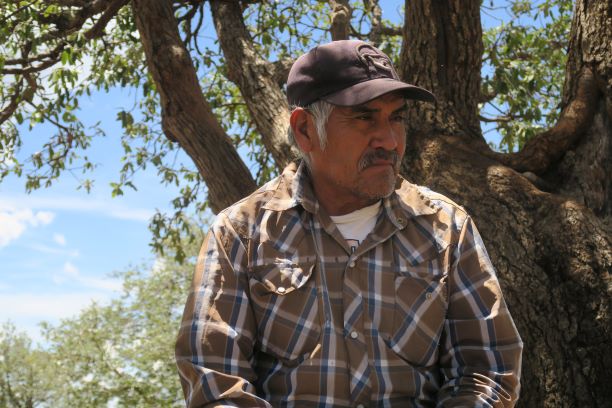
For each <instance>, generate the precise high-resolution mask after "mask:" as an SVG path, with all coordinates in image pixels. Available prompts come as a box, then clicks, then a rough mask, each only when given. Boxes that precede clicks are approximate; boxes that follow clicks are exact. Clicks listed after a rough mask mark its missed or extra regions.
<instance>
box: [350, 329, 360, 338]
mask: <svg viewBox="0 0 612 408" xmlns="http://www.w3.org/2000/svg"><path fill="white" fill-rule="evenodd" d="M357 337H359V335H358V334H357V332H356V331H352V332H351V339H356V338H357Z"/></svg>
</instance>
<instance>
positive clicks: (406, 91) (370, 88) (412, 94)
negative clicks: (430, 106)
mask: <svg viewBox="0 0 612 408" xmlns="http://www.w3.org/2000/svg"><path fill="white" fill-rule="evenodd" d="M389 92H399V93H401V94H402V95H403V96H404V97H405V98H406V99H416V100H420V101H426V102H435V100H436V98H435V96H434V95H433V94H432V93H431V92H429V91H428V90H426V89H423V88H420V87H418V86H415V85H410V84H407V83H405V82H401V81H397V80H395V79H391V78H377V79H371V80H369V81H364V82H360V83H358V84H355V85H353V86H351V87H349V88H345V89H343V90H341V91H338V92H334V93H332V94H329V95H325V96H323V97H321V99H323V100H324V101H327V102H329V103H331V104H333V105H338V106H355V105H361V104H364V103H366V102H369V101H371V100H372V99H376V98H378V97H379V96H382V95H385V94H388V93H389Z"/></svg>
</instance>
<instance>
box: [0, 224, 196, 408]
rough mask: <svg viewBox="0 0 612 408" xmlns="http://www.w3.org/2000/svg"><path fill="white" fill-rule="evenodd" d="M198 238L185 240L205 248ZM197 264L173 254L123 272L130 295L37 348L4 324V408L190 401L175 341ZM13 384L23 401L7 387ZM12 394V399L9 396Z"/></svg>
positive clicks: (58, 330)
mask: <svg viewBox="0 0 612 408" xmlns="http://www.w3.org/2000/svg"><path fill="white" fill-rule="evenodd" d="M199 238H200V239H198V242H197V243H184V244H183V245H184V247H185V248H186V249H187V251H188V252H189V253H197V252H198V250H197V246H198V245H199V243H200V242H201V238H202V236H200V237H199ZM194 266H195V259H194V258H193V257H191V258H188V259H186V261H185V262H183V263H182V264H179V263H177V262H175V261H174V256H173V254H172V253H169V254H168V257H166V258H158V260H157V261H156V263H155V265H154V266H153V267H152V268H148V270H147V269H146V268H142V267H141V268H135V269H133V270H130V271H127V272H124V273H122V274H120V276H121V277H122V278H123V294H122V296H121V297H120V298H118V299H116V300H113V301H112V302H111V303H110V304H108V305H98V304H92V305H91V306H89V307H87V308H86V309H84V310H83V311H81V312H80V313H79V314H78V315H77V316H75V317H73V318H69V319H65V320H63V321H62V322H61V323H60V324H58V325H56V326H53V325H50V324H43V329H44V337H45V340H46V347H45V348H34V347H32V346H31V342H30V340H29V339H28V338H27V336H26V335H24V334H18V333H16V332H15V329H14V327H13V326H12V325H10V324H5V325H4V326H3V327H2V329H1V330H0V347H1V349H0V353H1V354H0V356H1V357H0V390H2V393H1V394H0V395H1V396H0V407H11V408H12V407H22V406H26V405H25V402H26V401H28V400H30V401H32V402H33V403H32V404H31V405H27V406H32V407H43V406H52V407H81V406H88V407H91V406H94V407H96V406H104V407H106V406H109V404H111V405H112V406H115V407H130V408H131V407H152V406H163V407H172V406H183V405H184V401H183V396H182V393H181V391H180V389H181V387H180V384H179V379H178V375H177V373H176V368H175V362H174V341H175V339H176V333H177V332H178V327H179V324H180V323H179V321H180V316H181V313H182V307H183V305H184V302H185V296H186V293H188V287H189V283H190V278H191V275H192V273H193V268H194ZM9 386H10V387H11V388H12V389H13V390H14V391H13V395H14V398H13V399H14V400H15V402H11V396H10V394H9V393H6V392H5V391H4V390H5V389H7V387H9ZM3 399H4V400H3Z"/></svg>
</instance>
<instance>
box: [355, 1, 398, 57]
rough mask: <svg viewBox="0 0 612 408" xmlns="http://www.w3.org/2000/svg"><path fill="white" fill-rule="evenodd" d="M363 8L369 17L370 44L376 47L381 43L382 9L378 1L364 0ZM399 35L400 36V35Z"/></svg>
mask: <svg viewBox="0 0 612 408" xmlns="http://www.w3.org/2000/svg"><path fill="white" fill-rule="evenodd" d="M363 5H364V7H365V8H366V9H367V10H368V12H369V13H370V15H371V26H372V29H371V30H370V42H371V43H372V44H374V45H375V46H378V45H379V44H380V43H381V42H382V34H383V33H382V31H383V26H382V9H381V8H380V5H379V4H378V0H364V1H363ZM400 35H401V34H400Z"/></svg>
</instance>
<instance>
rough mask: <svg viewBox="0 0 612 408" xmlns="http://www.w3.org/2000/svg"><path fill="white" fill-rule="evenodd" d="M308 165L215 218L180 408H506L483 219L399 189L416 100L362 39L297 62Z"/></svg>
mask: <svg viewBox="0 0 612 408" xmlns="http://www.w3.org/2000/svg"><path fill="white" fill-rule="evenodd" d="M287 97H288V100H289V103H290V104H291V105H293V106H294V108H293V110H292V113H291V118H290V126H291V128H290V138H291V139H292V140H293V141H294V142H295V143H296V144H297V146H298V148H299V150H300V152H301V154H302V156H303V160H302V162H301V163H300V164H299V166H298V165H296V164H292V165H290V166H288V167H287V168H286V169H285V170H284V172H283V174H282V175H281V176H280V177H278V178H277V179H275V180H273V181H271V182H269V183H267V184H266V185H264V186H263V187H261V188H260V189H259V190H257V191H256V192H255V193H253V194H252V195H250V196H249V197H247V198H245V199H243V200H241V201H239V202H238V203H236V204H235V205H233V206H231V207H229V208H228V209H226V210H224V211H222V212H221V213H220V214H219V216H218V217H217V219H216V221H215V222H214V224H213V226H212V228H211V231H210V232H209V234H208V236H207V238H206V241H205V243H204V245H203V247H202V251H201V253H200V257H199V260H198V264H197V268H196V274H195V277H194V282H193V288H192V292H191V294H190V296H189V299H188V301H187V305H186V308H185V313H184V317H183V322H182V326H181V329H180V333H179V337H178V340H177V348H176V355H177V362H178V367H179V371H180V376H181V381H182V385H183V391H184V393H185V397H186V401H187V406H189V407H196V406H197V407H200V406H211V407H212V406H215V407H219V406H224V407H225V406H227V407H230V406H240V407H270V406H272V407H286V406H291V407H378V406H380V407H411V406H416V407H420V406H444V407H459V406H461V407H491V406H496V407H501V406H506V407H508V406H513V405H514V403H515V402H516V399H517V397H518V390H519V375H520V362H521V350H522V343H521V340H520V338H519V335H518V333H517V331H516V328H515V326H514V323H513V321H512V318H511V317H510V314H509V313H508V309H507V308H506V304H505V302H504V299H503V297H502V294H501V291H500V287H499V284H498V281H497V279H496V277H495V271H494V269H493V266H492V265H491V262H490V260H489V258H488V255H487V253H486V251H485V248H484V246H483V243H482V240H481V238H480V236H479V235H478V232H477V230H476V227H475V226H474V223H473V222H472V220H471V219H470V217H469V216H468V215H467V214H466V213H465V211H464V210H463V209H462V208H461V207H459V206H457V205H456V204H454V203H453V202H452V201H450V200H449V199H447V198H445V197H444V196H441V195H439V194H436V193H433V192H431V191H430V190H428V189H426V188H423V187H417V186H415V185H412V184H410V183H408V182H407V181H405V180H403V179H401V178H400V177H399V176H398V171H399V166H400V163H401V160H402V157H403V155H404V149H405V130H404V125H405V124H404V112H405V110H406V102H405V100H406V99H417V100H424V101H433V96H432V95H431V94H430V93H429V92H428V91H426V90H424V89H422V88H419V87H416V86H414V85H410V84H406V83H404V82H401V81H400V80H399V78H398V76H397V74H396V72H395V70H394V69H393V67H392V65H391V62H390V60H389V58H388V57H387V56H386V55H384V54H383V53H382V52H381V51H379V50H378V49H376V48H374V47H373V46H371V45H368V44H366V43H364V42H361V41H337V42H332V43H330V44H326V45H322V46H319V47H317V48H315V49H313V50H311V51H310V52H309V53H307V54H305V55H303V56H302V57H300V58H299V59H298V60H297V61H296V62H295V64H294V65H293V67H292V69H291V73H290V74H289V79H288V82H287Z"/></svg>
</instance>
